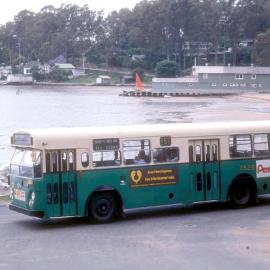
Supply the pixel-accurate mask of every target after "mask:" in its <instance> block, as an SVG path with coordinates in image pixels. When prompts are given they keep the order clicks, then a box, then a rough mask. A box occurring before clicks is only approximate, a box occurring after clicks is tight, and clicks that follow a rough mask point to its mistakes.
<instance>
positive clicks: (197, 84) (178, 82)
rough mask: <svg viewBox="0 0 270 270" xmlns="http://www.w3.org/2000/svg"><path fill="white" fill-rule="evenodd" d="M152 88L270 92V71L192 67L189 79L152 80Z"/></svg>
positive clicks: (159, 90)
mask: <svg viewBox="0 0 270 270" xmlns="http://www.w3.org/2000/svg"><path fill="white" fill-rule="evenodd" d="M152 88H153V91H154V92H155V91H156V92H170V93H175V92H181V93H194V92H198V93H200V92H209V93H212V92H221V93H234V92H237V91H241V90H245V91H246V90H248V91H255V90H265V91H267V90H268V91H270V67H255V66H253V65H252V66H246V67H239V66H238V67H235V66H207V65H206V66H193V67H192V74H191V76H188V77H183V78H153V80H152Z"/></svg>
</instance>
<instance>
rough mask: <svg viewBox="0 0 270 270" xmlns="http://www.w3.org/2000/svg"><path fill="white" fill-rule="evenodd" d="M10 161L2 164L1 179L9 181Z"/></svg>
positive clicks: (0, 168) (0, 169)
mask: <svg viewBox="0 0 270 270" xmlns="http://www.w3.org/2000/svg"><path fill="white" fill-rule="evenodd" d="M8 175H9V163H3V164H0V181H2V182H6V183H7V182H8Z"/></svg>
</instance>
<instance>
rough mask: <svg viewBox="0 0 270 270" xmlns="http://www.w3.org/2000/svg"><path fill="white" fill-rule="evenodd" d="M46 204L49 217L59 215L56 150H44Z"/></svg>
mask: <svg viewBox="0 0 270 270" xmlns="http://www.w3.org/2000/svg"><path fill="white" fill-rule="evenodd" d="M44 181H45V183H46V205H47V207H46V208H47V212H48V216H49V217H59V216H61V202H60V200H61V194H60V177H59V158H58V152H57V151H49V152H46V174H45V176H44Z"/></svg>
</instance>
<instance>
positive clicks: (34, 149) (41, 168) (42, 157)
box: [9, 145, 46, 181]
mask: <svg viewBox="0 0 270 270" xmlns="http://www.w3.org/2000/svg"><path fill="white" fill-rule="evenodd" d="M14 150H15V151H14V153H13V155H12V157H11V161H12V160H13V157H14V155H15V152H16V150H21V151H32V152H33V151H39V152H40V155H39V159H40V177H34V176H35V175H34V167H35V165H34V164H33V167H32V169H33V177H28V176H23V175H20V167H21V166H22V161H23V159H24V155H25V153H24V154H23V157H22V159H21V161H20V164H12V163H11V162H10V165H9V166H10V169H9V172H10V173H9V175H11V176H15V177H20V178H23V179H29V178H30V179H33V180H35V181H38V180H41V179H42V178H43V174H44V171H43V168H44V164H43V163H44V162H46V161H45V160H44V153H45V151H44V150H42V149H37V148H31V147H18V146H16V145H15V146H14ZM12 165H17V166H18V167H19V174H18V175H17V174H13V173H11V166H12Z"/></svg>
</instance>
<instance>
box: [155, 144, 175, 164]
mask: <svg viewBox="0 0 270 270" xmlns="http://www.w3.org/2000/svg"><path fill="white" fill-rule="evenodd" d="M153 159H154V162H155V163H158V162H176V161H178V160H179V149H178V148H177V147H164V148H155V149H153Z"/></svg>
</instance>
